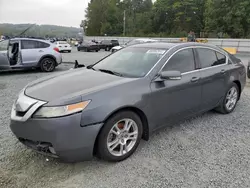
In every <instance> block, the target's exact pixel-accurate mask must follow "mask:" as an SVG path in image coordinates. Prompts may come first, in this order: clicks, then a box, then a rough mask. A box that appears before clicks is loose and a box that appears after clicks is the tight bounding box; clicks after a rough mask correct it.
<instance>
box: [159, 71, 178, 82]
mask: <svg viewBox="0 0 250 188" xmlns="http://www.w3.org/2000/svg"><path fill="white" fill-rule="evenodd" d="M160 78H161V79H162V80H180V79H181V72H180V71H163V72H161V73H160Z"/></svg>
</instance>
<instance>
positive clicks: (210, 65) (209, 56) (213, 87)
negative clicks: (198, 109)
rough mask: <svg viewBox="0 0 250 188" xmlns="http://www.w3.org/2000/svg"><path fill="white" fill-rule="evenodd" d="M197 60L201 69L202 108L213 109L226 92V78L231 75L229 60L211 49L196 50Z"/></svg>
mask: <svg viewBox="0 0 250 188" xmlns="http://www.w3.org/2000/svg"><path fill="white" fill-rule="evenodd" d="M195 50H196V55H197V59H198V60H199V63H200V68H201V83H202V104H201V105H202V107H203V108H204V110H205V109H206V110H208V109H212V108H214V107H215V106H216V105H218V103H219V102H220V100H222V98H223V96H224V95H225V92H226V89H227V88H226V87H227V82H226V80H227V79H226V78H227V77H228V75H229V72H228V71H229V67H228V65H227V62H228V58H227V57H226V56H225V55H223V54H222V53H220V52H218V51H215V50H213V49H210V48H204V47H202V48H201V47H199V48H196V49H195Z"/></svg>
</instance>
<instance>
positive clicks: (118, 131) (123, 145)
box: [107, 118, 138, 157]
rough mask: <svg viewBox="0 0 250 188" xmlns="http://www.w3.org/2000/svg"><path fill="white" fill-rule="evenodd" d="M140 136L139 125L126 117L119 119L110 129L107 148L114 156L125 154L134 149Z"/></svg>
mask: <svg viewBox="0 0 250 188" xmlns="http://www.w3.org/2000/svg"><path fill="white" fill-rule="evenodd" d="M137 138H138V125H137V124H136V123H135V121H134V120H132V119H129V118H126V119H122V120H120V121H118V122H117V123H116V124H115V125H114V126H113V127H112V128H111V130H110V131H109V134H108V137H107V148H108V150H109V152H110V153H111V154H112V155H114V156H119V157H120V156H123V155H125V154H127V153H128V152H129V151H131V150H132V149H133V147H134V146H135V144H136V141H137Z"/></svg>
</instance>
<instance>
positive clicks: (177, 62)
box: [162, 49, 195, 73]
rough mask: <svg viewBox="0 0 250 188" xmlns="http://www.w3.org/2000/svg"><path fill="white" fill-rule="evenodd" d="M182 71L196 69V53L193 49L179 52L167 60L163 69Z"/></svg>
mask: <svg viewBox="0 0 250 188" xmlns="http://www.w3.org/2000/svg"><path fill="white" fill-rule="evenodd" d="M172 70H175V71H180V72H181V73H185V72H190V71H193V70H195V62H194V53H193V50H192V49H186V50H181V51H179V52H177V53H176V54H175V55H174V56H173V57H171V59H170V60H169V61H168V62H167V64H166V65H165V67H164V68H163V69H162V71H172Z"/></svg>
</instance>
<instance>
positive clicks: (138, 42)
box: [111, 38, 158, 53]
mask: <svg viewBox="0 0 250 188" xmlns="http://www.w3.org/2000/svg"><path fill="white" fill-rule="evenodd" d="M151 42H158V40H155V39H150V38H138V39H132V40H130V41H128V42H126V43H125V44H124V45H121V46H114V47H113V48H111V52H112V53H113V52H116V51H118V50H120V49H122V48H124V47H126V46H131V45H134V44H142V43H151Z"/></svg>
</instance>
